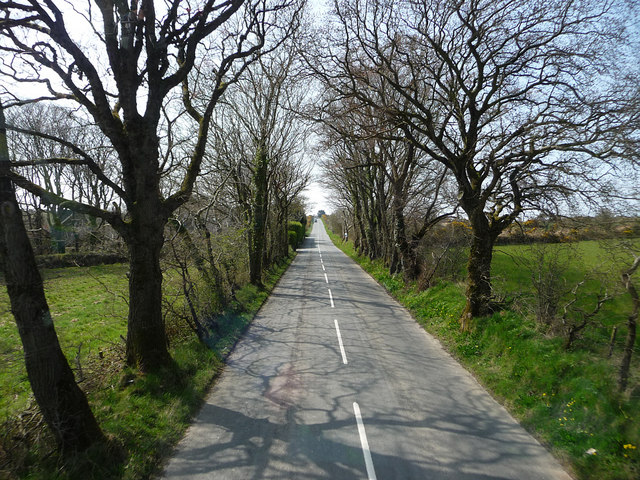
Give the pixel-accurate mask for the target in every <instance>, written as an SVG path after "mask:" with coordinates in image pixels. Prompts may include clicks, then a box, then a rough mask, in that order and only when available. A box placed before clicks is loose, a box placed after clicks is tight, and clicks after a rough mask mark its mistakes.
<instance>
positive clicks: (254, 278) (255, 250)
mask: <svg viewBox="0 0 640 480" xmlns="http://www.w3.org/2000/svg"><path fill="white" fill-rule="evenodd" d="M267 168H268V157H267V152H266V150H265V148H264V147H260V148H259V150H258V151H257V152H256V158H255V170H254V173H253V184H254V189H255V190H254V194H253V205H252V209H253V223H252V225H251V227H250V228H251V236H250V238H251V241H250V245H249V281H250V282H251V283H252V284H253V285H257V286H259V287H261V286H262V270H263V263H262V261H263V256H264V249H265V225H266V221H267V218H266V217H267V212H266V210H267Z"/></svg>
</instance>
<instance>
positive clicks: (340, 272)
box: [163, 222, 570, 480]
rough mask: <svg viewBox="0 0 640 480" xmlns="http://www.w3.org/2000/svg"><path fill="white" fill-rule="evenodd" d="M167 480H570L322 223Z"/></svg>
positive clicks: (232, 360) (233, 359)
mask: <svg viewBox="0 0 640 480" xmlns="http://www.w3.org/2000/svg"><path fill="white" fill-rule="evenodd" d="M163 478H165V479H172V480H173V479H221V480H231V479H239V480H240V479H242V480H246V479H283V478H291V479H332V480H337V479H376V478H377V479H381V480H382V479H385V480H387V479H420V480H431V479H433V480H440V479H456V480H499V479H500V480H502V479H514V480H529V479H531V480H532V479H557V480H569V479H570V477H569V475H567V473H565V472H564V471H563V470H562V468H561V467H560V465H559V464H558V462H557V461H556V460H555V459H554V458H553V457H552V456H551V455H550V454H549V453H548V452H547V451H546V450H545V449H544V448H543V447H542V446H541V445H540V444H539V443H538V442H537V441H536V440H535V439H533V438H532V437H531V436H530V435H529V434H527V433H526V432H525V431H524V430H523V429H522V428H521V427H520V426H519V425H518V423H517V422H516V421H515V420H513V418H512V417H511V416H510V415H509V414H508V413H507V412H506V410H504V409H503V408H502V407H501V406H500V405H498V404H497V403H496V402H495V401H494V400H493V399H492V397H491V396H490V395H489V394H488V393H487V392H486V391H485V390H484V389H483V388H482V387H481V386H480V385H479V384H478V383H477V382H476V381H475V380H474V378H473V377H472V376H471V375H470V374H469V373H468V372H466V371H465V370H464V369H463V368H462V367H461V366H460V365H458V364H457V363H456V362H455V361H454V360H453V359H452V358H451V357H450V356H449V355H448V354H447V353H446V352H445V351H444V350H443V349H442V347H441V346H440V345H439V343H438V342H437V341H436V340H434V339H433V338H432V337H431V336H430V335H428V334H426V333H425V332H424V331H423V330H422V328H421V327H420V326H419V325H417V324H416V322H415V321H414V320H413V319H412V318H411V317H410V315H409V314H408V313H407V312H406V311H405V310H404V309H403V308H402V307H400V306H399V305H398V304H397V303H396V302H395V301H394V300H393V299H391V298H390V297H389V295H388V294H387V293H386V292H385V291H384V289H383V288H382V287H380V286H379V285H378V284H377V283H375V282H374V281H373V280H372V279H371V278H370V277H369V276H368V275H367V274H366V273H364V272H363V271H362V270H361V269H360V267H358V266H357V265H356V264H355V263H354V262H353V261H351V259H349V258H348V257H346V256H345V255H344V254H343V253H342V252H340V251H339V250H338V249H337V248H336V247H334V246H333V245H332V243H331V241H330V240H329V237H328V236H327V234H326V232H325V231H324V229H323V228H322V224H321V223H320V222H318V223H316V224H315V226H314V229H313V232H312V235H311V237H309V238H307V239H306V240H305V243H304V246H303V248H301V249H300V250H299V253H298V256H297V258H296V259H295V261H294V262H293V263H292V265H291V266H290V267H289V270H288V271H287V272H286V274H285V275H284V276H283V278H282V279H281V281H280V283H279V285H278V287H277V288H276V289H275V290H274V292H273V294H272V295H271V297H270V299H269V300H268V301H267V303H266V304H265V305H264V307H263V308H262V310H261V311H260V313H259V315H258V316H257V317H256V319H255V320H254V323H253V324H252V326H251V328H250V329H249V331H248V333H247V335H246V336H245V338H244V339H243V340H242V341H241V342H240V343H239V344H238V345H237V347H236V349H235V350H234V352H233V353H232V355H231V356H230V357H229V362H228V365H227V367H226V368H225V371H224V373H223V375H222V377H221V379H220V380H219V381H218V383H217V384H216V385H215V387H214V388H213V390H212V392H211V393H210V395H209V397H208V399H207V402H206V404H205V405H204V407H203V408H202V410H201V412H200V414H199V415H198V417H197V418H196V420H195V422H194V424H193V425H192V426H191V427H190V428H189V430H188V432H187V434H186V436H185V438H184V439H183V440H182V442H181V443H180V444H179V446H178V451H177V452H176V455H175V456H174V457H173V458H172V459H171V461H170V462H169V463H168V465H167V466H166V469H165V472H164V477H163Z"/></svg>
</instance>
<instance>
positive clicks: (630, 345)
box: [618, 258, 640, 392]
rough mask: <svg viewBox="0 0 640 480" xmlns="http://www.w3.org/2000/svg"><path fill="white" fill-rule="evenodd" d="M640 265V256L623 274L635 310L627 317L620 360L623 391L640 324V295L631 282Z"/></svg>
mask: <svg viewBox="0 0 640 480" xmlns="http://www.w3.org/2000/svg"><path fill="white" fill-rule="evenodd" d="M639 265H640V258H636V260H635V262H634V263H633V266H632V267H631V268H630V269H629V270H627V271H626V272H624V273H623V274H622V283H623V284H624V286H625V288H626V289H627V291H628V292H629V295H631V301H632V304H633V310H632V311H631V314H630V315H629V317H628V318H627V339H626V341H625V343H624V353H623V354H622V361H621V362H620V373H619V376H618V387H619V388H620V391H621V392H624V391H625V390H626V389H627V384H628V382H629V370H630V368H631V356H632V355H633V349H634V346H635V343H636V328H637V324H638V312H640V296H639V295H638V290H637V289H636V287H635V285H634V284H633V283H632V282H631V275H633V273H634V272H635V271H636V270H637V268H638V266H639Z"/></svg>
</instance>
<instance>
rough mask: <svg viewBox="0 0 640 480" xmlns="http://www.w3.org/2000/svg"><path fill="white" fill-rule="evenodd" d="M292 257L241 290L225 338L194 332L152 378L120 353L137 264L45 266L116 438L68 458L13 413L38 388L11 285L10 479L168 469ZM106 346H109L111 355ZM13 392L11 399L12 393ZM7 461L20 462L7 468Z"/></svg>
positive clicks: (61, 323)
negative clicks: (201, 338)
mask: <svg viewBox="0 0 640 480" xmlns="http://www.w3.org/2000/svg"><path fill="white" fill-rule="evenodd" d="M290 261H291V259H288V260H287V261H286V262H285V263H283V264H281V265H279V266H277V267H276V268H274V269H273V270H272V271H270V272H269V273H268V274H267V278H266V279H265V288H264V289H257V288H255V287H253V286H250V285H248V286H245V287H243V288H242V289H240V290H239V291H238V292H237V301H236V302H235V303H234V305H233V306H232V308H231V309H230V310H229V311H228V312H226V313H225V314H224V316H223V317H222V318H221V319H220V324H221V335H220V336H216V337H215V338H212V340H211V342H210V345H208V346H205V345H203V344H202V343H200V342H198V341H197V340H196V339H195V337H194V336H193V335H190V336H187V338H186V340H184V339H183V340H180V341H176V342H173V345H172V348H171V354H172V357H173V359H174V362H173V364H172V365H171V366H169V367H167V368H165V369H163V370H162V371H159V372H154V373H152V374H148V375H139V374H137V373H136V372H135V371H131V370H130V369H127V368H123V361H122V358H121V357H119V355H120V356H121V354H122V353H123V342H122V340H121V339H120V335H125V334H126V303H125V301H124V299H123V298H122V297H121V296H120V295H121V294H123V293H124V292H125V291H126V284H127V281H126V275H125V274H126V271H127V266H126V265H110V266H102V267H90V268H74V269H59V270H50V271H45V272H44V275H45V279H46V280H45V290H46V294H47V298H48V300H49V303H50V307H51V311H52V312H53V313H54V315H56V314H57V316H54V318H56V329H57V332H58V335H59V337H60V339H61V345H62V348H63V350H64V352H65V354H66V355H67V358H69V359H71V360H72V366H73V365H74V363H73V359H74V358H75V355H76V353H77V345H78V344H79V343H80V342H82V343H83V350H82V351H83V352H84V351H85V347H86V353H85V355H86V356H85V357H84V358H83V360H82V362H83V364H84V365H83V368H84V369H85V371H86V376H87V380H86V381H85V382H82V383H81V386H83V388H84V389H85V390H87V391H88V398H89V401H90V404H91V406H92V409H93V411H94V414H95V415H96V418H97V420H98V422H99V424H100V426H101V427H102V429H103V431H104V433H105V434H106V436H107V437H108V439H109V442H108V444H107V445H101V446H98V447H96V448H92V449H90V450H89V451H88V452H86V453H84V454H81V455H78V456H76V457H74V458H71V459H66V460H65V461H64V462H62V461H61V459H59V458H58V457H57V456H56V455H54V454H52V453H53V452H54V448H53V444H52V443H51V439H49V438H47V436H46V430H42V429H40V430H38V431H36V432H35V433H33V432H31V434H30V435H28V436H24V432H23V431H22V430H21V428H22V426H23V424H22V423H20V422H18V423H15V422H14V423H10V422H8V420H7V418H8V417H9V416H11V415H15V414H17V413H20V412H22V411H23V410H24V409H25V408H26V407H27V405H28V403H29V391H30V390H29V384H28V381H27V379H26V374H25V373H24V365H23V364H22V363H21V358H19V357H20V354H19V353H20V350H21V348H20V341H19V338H18V335H17V331H16V327H15V323H13V322H12V320H13V319H12V318H11V315H10V313H9V308H8V298H7V297H6V291H4V290H3V291H2V293H1V294H0V312H1V313H0V315H2V316H1V317H0V318H1V319H2V326H1V327H0V328H2V330H0V334H2V335H3V337H2V338H3V344H2V345H3V350H2V352H1V354H2V359H1V360H3V361H4V366H3V368H2V371H1V373H0V399H3V400H2V401H3V402H4V403H3V404H2V405H3V406H4V410H3V411H2V415H3V417H1V418H0V424H1V425H4V426H5V427H7V430H6V431H4V432H1V433H0V439H1V440H2V443H1V444H0V478H4V477H3V475H7V476H8V475H9V472H11V475H14V476H17V477H18V478H28V479H31V480H36V479H37V480H39V479H42V480H44V479H65V480H66V479H75V478H82V479H111V478H113V479H116V478H117V479H131V480H133V479H140V478H149V477H150V476H151V475H153V474H155V473H158V471H159V468H160V465H161V462H162V461H163V459H164V458H165V457H166V456H167V455H169V454H170V453H171V451H172V448H173V446H174V445H175V444H176V443H177V442H178V440H179V439H180V438H181V437H182V435H183V434H184V431H185V430H186V428H187V427H188V425H189V424H190V422H191V420H192V418H193V416H194V415H195V413H196V412H197V410H198V408H199V407H200V405H201V404H202V401H203V399H204V396H205V395H206V393H207V391H208V390H209V388H210V386H211V384H212V382H213V381H214V380H215V378H216V376H217V375H218V373H219V372H220V370H221V368H222V366H223V358H224V357H225V355H226V354H227V353H228V352H229V351H230V350H231V349H232V348H233V345H234V344H235V342H236V341H237V339H238V338H239V336H240V335H241V334H242V333H243V332H244V331H245V330H246V328H247V327H248V325H249V323H250V322H251V320H252V319H253V317H254V316H255V314H256V312H257V311H258V310H259V308H260V306H261V305H262V304H263V302H264V301H265V300H266V299H267V298H268V296H269V293H270V292H271V290H272V289H273V287H274V286H275V284H276V282H277V281H278V279H279V278H280V276H281V275H282V274H283V273H284V271H285V270H286V268H287V267H288V265H289V263H290ZM166 278H169V279H170V278H171V275H167V276H166ZM105 286H108V290H109V291H110V292H111V293H109V292H107V291H106V288H107V287H105ZM98 352H103V355H102V358H100V355H99V353H98ZM8 357H11V359H12V364H11V370H10V371H9V370H7V368H6V366H7V362H6V359H7V358H8ZM76 374H77V371H76ZM12 378H13V379H12ZM18 387H19V388H18ZM8 397H10V398H8ZM7 398H8V401H7V400H4V399H7ZM9 426H11V431H9ZM21 435H22V437H21ZM19 440H21V441H19ZM3 456H4V458H3ZM3 462H5V463H9V462H10V463H11V464H12V466H11V467H7V466H6V465H5V466H3ZM9 478H11V477H9Z"/></svg>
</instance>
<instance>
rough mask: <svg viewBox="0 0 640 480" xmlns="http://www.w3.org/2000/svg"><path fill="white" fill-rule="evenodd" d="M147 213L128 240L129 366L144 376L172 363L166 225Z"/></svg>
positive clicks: (140, 208) (156, 215)
mask: <svg viewBox="0 0 640 480" xmlns="http://www.w3.org/2000/svg"><path fill="white" fill-rule="evenodd" d="M138 210H143V211H144V210H146V211H147V212H148V217H147V219H146V220H144V221H143V220H142V219H141V218H139V221H138V222H136V223H135V224H136V227H137V228H136V229H135V230H133V229H132V231H131V232H130V234H129V238H128V239H127V245H128V247H129V321H128V329H127V349H126V354H127V363H128V365H130V366H134V367H135V366H137V367H138V368H139V369H140V370H141V371H143V372H149V371H152V370H156V369H158V368H160V367H163V366H166V365H168V364H169V363H170V362H171V356H170V355H169V351H168V348H167V337H166V333H165V325H164V317H163V315H162V270H161V268H160V251H161V250H162V245H163V243H164V236H163V231H164V225H165V222H164V220H163V219H162V218H158V214H157V213H156V214H153V213H151V211H149V210H148V209H145V208H143V207H142V206H140V207H138ZM140 213H141V212H140Z"/></svg>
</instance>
